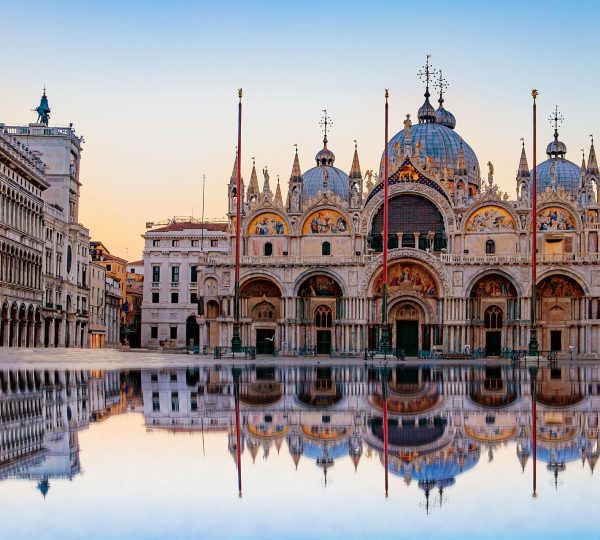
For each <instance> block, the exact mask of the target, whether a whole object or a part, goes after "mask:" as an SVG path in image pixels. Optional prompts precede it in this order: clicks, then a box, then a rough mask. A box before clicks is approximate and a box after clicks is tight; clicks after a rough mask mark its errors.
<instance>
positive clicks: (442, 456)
mask: <svg viewBox="0 0 600 540" xmlns="http://www.w3.org/2000/svg"><path fill="white" fill-rule="evenodd" d="M382 381H385V383H384V382H382ZM535 381H536V383H535V390H536V393H537V400H536V403H537V433H536V435H537V458H538V461H542V462H545V463H546V465H547V468H548V470H549V471H552V472H553V473H554V474H556V475H557V474H558V473H559V472H560V471H562V470H564V469H565V468H566V467H567V465H568V463H569V462H572V461H576V460H582V461H583V462H584V463H587V466H588V467H589V469H590V470H591V471H592V472H593V471H594V468H595V466H596V463H597V461H598V457H599V456H600V447H599V441H598V420H599V418H598V415H599V413H600V368H599V367H598V366H593V367H592V366H571V367H569V366H564V367H560V368H555V369H551V368H546V367H543V368H540V369H539V371H538V372H537V374H536V377H535ZM383 384H385V395H386V396H387V399H386V404H387V414H388V443H389V447H388V457H389V460H388V467H389V472H390V473H391V474H393V475H397V476H400V477H402V478H403V479H404V481H405V482H406V483H411V482H417V483H418V485H419V487H421V488H422V489H423V490H424V491H425V492H426V494H427V495H428V494H429V493H430V492H431V491H432V490H433V489H434V488H435V489H437V490H443V489H445V488H446V487H449V486H452V485H453V484H454V483H455V482H456V480H457V477H459V476H460V475H461V474H463V473H465V472H466V471H468V470H469V469H471V468H473V467H475V466H476V465H477V463H478V461H479V460H480V457H481V456H482V455H486V456H487V459H488V460H491V459H492V458H493V455H494V451H495V450H496V448H498V447H499V445H506V444H509V443H512V444H514V445H515V465H516V466H517V467H521V468H523V470H524V469H525V466H526V464H527V463H528V461H529V460H530V459H531V456H532V450H533V449H532V444H533V443H532V431H531V425H532V416H531V414H532V381H531V375H530V372H529V370H527V369H519V368H512V367H510V366H482V365H457V366H448V367H446V366H443V367H442V366H437V367H434V366H431V367H417V366H415V367H410V366H399V367H391V368H387V369H386V370H385V371H384V370H382V369H381V368H380V367H377V366H373V367H370V366H369V365H366V364H365V365H364V366H361V365H353V366H333V367H326V366H313V367H257V368H254V369H248V370H240V371H239V375H236V373H235V372H234V371H232V369H231V368H225V367H221V368H219V367H218V366H217V367H214V368H208V367H202V368H195V369H187V370H186V369H180V370H168V369H165V370H156V371H152V370H147V371H143V372H142V392H143V400H144V416H145V420H146V426H147V428H148V429H167V430H170V431H172V432H174V433H177V432H190V431H196V430H220V431H223V432H227V433H228V440H229V451H230V452H231V453H232V455H233V456H234V457H235V455H236V452H237V446H236V445H237V443H236V433H235V425H236V421H235V409H236V407H235V406H236V398H235V396H236V394H237V395H239V402H238V404H239V407H240V430H241V434H240V435H241V439H240V440H241V443H242V447H241V451H242V452H246V451H247V452H250V454H251V457H252V460H253V461H254V460H255V459H256V458H257V456H258V455H259V454H262V456H263V458H265V459H267V458H268V457H269V454H270V452H271V449H272V448H273V447H275V449H276V450H277V452H279V451H280V450H281V449H282V447H283V445H284V443H285V444H287V449H288V451H289V453H290V455H291V457H292V461H293V463H294V464H295V465H296V467H297V466H298V463H299V462H300V460H301V459H305V460H310V461H314V462H315V464H316V465H317V466H319V467H322V468H323V470H324V474H325V475H326V474H327V470H328V468H331V467H333V466H334V464H335V461H336V460H338V459H340V458H344V457H349V458H350V459H351V460H352V462H353V464H354V466H355V467H359V463H360V460H361V457H362V456H363V453H367V454H368V455H369V456H373V455H376V456H379V458H380V459H381V462H382V464H383V463H384V459H383V458H384V454H383V452H384V441H383V438H384V435H383V404H384V403H383V395H384V394H383V392H382V391H383V390H384V387H383V386H382V385H383ZM236 385H237V388H236ZM224 450H225V449H224ZM290 466H292V463H290Z"/></svg>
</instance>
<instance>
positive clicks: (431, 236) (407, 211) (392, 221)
mask: <svg viewBox="0 0 600 540" xmlns="http://www.w3.org/2000/svg"><path fill="white" fill-rule="evenodd" d="M388 212H389V214H388V216H389V218H388V247H389V248H397V247H410V248H417V249H423V250H424V249H429V250H430V251H441V250H442V249H443V248H445V247H446V234H445V228H444V218H443V217H442V214H441V213H440V211H439V209H438V207H437V206H436V205H435V204H434V203H433V202H431V201H430V200H429V199H427V198H425V197H423V196H421V195H413V194H400V195H397V196H396V197H393V198H392V199H390V201H389V208H388ZM382 234H383V207H382V208H380V209H379V211H378V212H377V214H375V217H374V218H373V224H372V227H371V234H370V242H371V248H372V249H374V250H375V251H382V250H383V240H382Z"/></svg>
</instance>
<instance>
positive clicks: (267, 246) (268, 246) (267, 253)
mask: <svg viewBox="0 0 600 540" xmlns="http://www.w3.org/2000/svg"><path fill="white" fill-rule="evenodd" d="M271 255H273V244H271V242H267V243H266V244H265V257H270V256H271Z"/></svg>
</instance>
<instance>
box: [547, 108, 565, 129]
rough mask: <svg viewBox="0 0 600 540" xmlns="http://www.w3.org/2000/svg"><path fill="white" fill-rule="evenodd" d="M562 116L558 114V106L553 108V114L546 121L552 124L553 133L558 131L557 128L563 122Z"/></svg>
mask: <svg viewBox="0 0 600 540" xmlns="http://www.w3.org/2000/svg"><path fill="white" fill-rule="evenodd" d="M564 119H565V118H564V116H563V115H562V114H560V113H559V112H558V105H555V106H554V113H552V114H551V115H550V117H549V118H548V121H549V122H550V123H551V124H554V131H558V126H560V125H561V124H562V123H563V121H564Z"/></svg>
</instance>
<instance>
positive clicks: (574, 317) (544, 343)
mask: <svg viewBox="0 0 600 540" xmlns="http://www.w3.org/2000/svg"><path fill="white" fill-rule="evenodd" d="M537 296H538V303H537V306H536V309H537V314H538V315H537V316H538V324H539V326H538V327H539V328H540V329H541V348H542V350H551V351H557V352H560V351H562V352H567V351H568V350H569V346H573V347H574V348H575V351H576V352H580V351H583V350H584V349H585V343H584V337H583V336H582V335H580V332H579V329H578V321H579V320H580V319H585V318H587V314H586V313H585V298H584V296H585V293H584V291H583V289H582V287H581V285H580V284H579V283H577V281H575V280H574V279H573V278H572V277H570V276H567V275H564V274H560V275H559V274H552V275H549V276H546V277H544V278H543V279H542V280H541V281H540V282H539V283H538V285H537Z"/></svg>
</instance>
